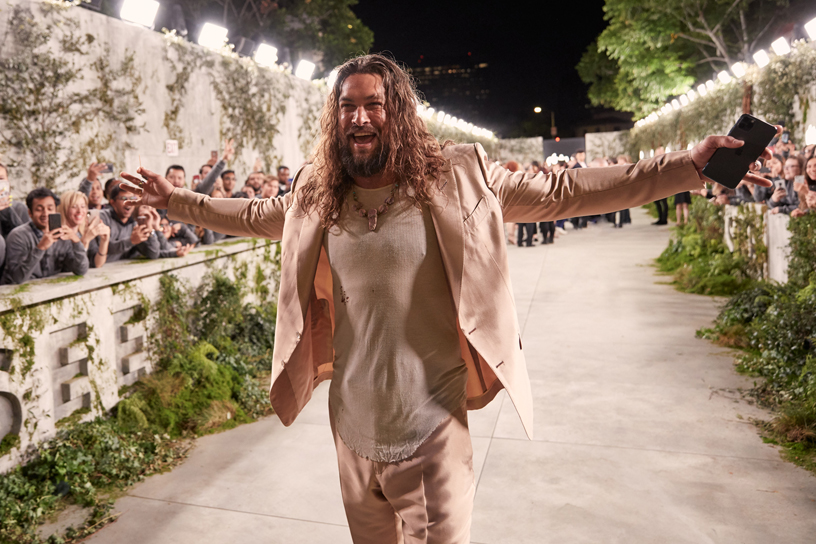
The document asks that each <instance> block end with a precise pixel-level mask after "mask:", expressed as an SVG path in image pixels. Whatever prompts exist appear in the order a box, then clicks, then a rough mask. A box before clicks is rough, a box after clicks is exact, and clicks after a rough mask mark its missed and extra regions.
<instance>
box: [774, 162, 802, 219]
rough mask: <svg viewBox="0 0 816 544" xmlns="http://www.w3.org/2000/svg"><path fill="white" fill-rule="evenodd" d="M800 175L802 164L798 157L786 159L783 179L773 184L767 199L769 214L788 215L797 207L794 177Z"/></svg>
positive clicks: (797, 198)
mask: <svg viewBox="0 0 816 544" xmlns="http://www.w3.org/2000/svg"><path fill="white" fill-rule="evenodd" d="M801 173H802V164H801V163H800V162H799V158H798V157H795V156H794V157H788V158H787V160H785V166H784V168H783V169H782V176H783V179H781V180H777V181H776V182H774V191H773V194H772V195H771V197H770V198H769V199H768V202H767V204H768V207H769V208H771V213H773V214H777V213H784V214H788V215H790V213H791V212H792V211H793V210H795V209H796V208H798V207H799V195H798V194H797V193H796V189H795V188H794V186H793V184H794V180H795V179H796V176H798V175H800V174H801Z"/></svg>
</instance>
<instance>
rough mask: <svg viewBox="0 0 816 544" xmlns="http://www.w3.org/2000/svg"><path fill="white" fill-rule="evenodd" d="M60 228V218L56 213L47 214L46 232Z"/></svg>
mask: <svg viewBox="0 0 816 544" xmlns="http://www.w3.org/2000/svg"><path fill="white" fill-rule="evenodd" d="M61 226H62V216H61V215H60V214H58V213H49V214H48V232H51V231H52V230H57V229H58V228H60V227H61Z"/></svg>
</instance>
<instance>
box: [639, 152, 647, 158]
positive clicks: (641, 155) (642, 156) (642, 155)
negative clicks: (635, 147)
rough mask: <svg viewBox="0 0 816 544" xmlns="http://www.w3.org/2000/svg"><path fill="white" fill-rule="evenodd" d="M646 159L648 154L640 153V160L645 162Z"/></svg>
mask: <svg viewBox="0 0 816 544" xmlns="http://www.w3.org/2000/svg"><path fill="white" fill-rule="evenodd" d="M645 158H646V152H644V151H641V152H640V160H643V159H645Z"/></svg>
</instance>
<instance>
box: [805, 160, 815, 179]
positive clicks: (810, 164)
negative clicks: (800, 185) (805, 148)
mask: <svg viewBox="0 0 816 544" xmlns="http://www.w3.org/2000/svg"><path fill="white" fill-rule="evenodd" d="M805 174H806V175H807V177H808V179H809V180H811V181H816V157H811V158H810V159H808V161H807V164H806V165H805Z"/></svg>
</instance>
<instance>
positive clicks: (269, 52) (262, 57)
mask: <svg viewBox="0 0 816 544" xmlns="http://www.w3.org/2000/svg"><path fill="white" fill-rule="evenodd" d="M255 62H257V63H258V64H260V65H261V66H266V67H267V68H272V67H273V66H275V63H277V62H278V48H277V47H272V46H271V45H267V44H265V43H262V44H261V45H259V46H258V49H257V50H256V51H255Z"/></svg>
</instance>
